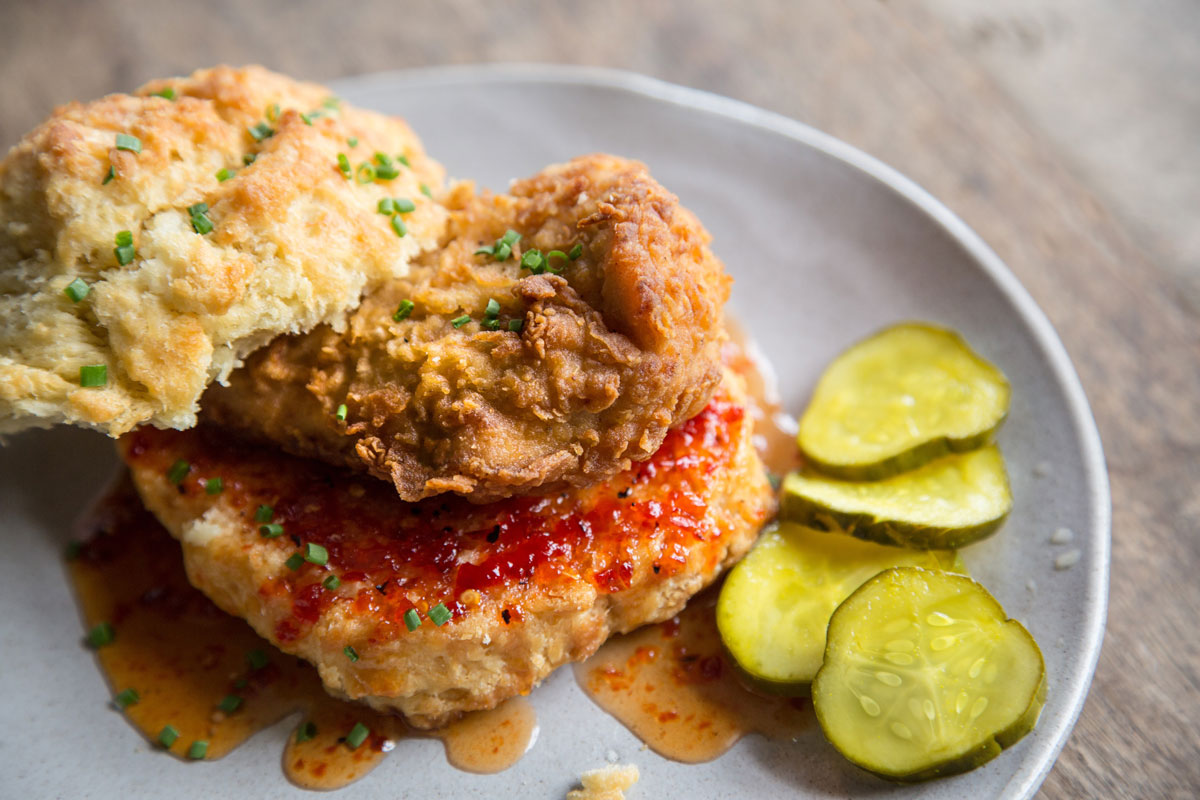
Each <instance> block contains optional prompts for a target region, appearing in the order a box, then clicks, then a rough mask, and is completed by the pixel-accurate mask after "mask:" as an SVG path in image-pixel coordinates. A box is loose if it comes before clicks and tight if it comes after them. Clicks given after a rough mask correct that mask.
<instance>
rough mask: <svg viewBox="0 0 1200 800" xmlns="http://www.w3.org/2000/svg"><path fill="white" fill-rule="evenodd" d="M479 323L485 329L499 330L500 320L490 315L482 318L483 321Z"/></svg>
mask: <svg viewBox="0 0 1200 800" xmlns="http://www.w3.org/2000/svg"><path fill="white" fill-rule="evenodd" d="M479 324H480V325H481V326H482V327H483V329H484V330H485V331H498V330H500V320H498V319H496V318H495V317H491V318H489V319H484V321H483V322H481V323H479Z"/></svg>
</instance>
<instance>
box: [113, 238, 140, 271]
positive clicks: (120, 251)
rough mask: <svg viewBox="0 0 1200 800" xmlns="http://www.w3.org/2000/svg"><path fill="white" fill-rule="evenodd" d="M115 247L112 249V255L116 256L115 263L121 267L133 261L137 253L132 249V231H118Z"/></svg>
mask: <svg viewBox="0 0 1200 800" xmlns="http://www.w3.org/2000/svg"><path fill="white" fill-rule="evenodd" d="M114 241H115V243H116V245H117V246H116V248H115V249H114V250H113V255H115V256H116V257H117V263H118V264H120V265H121V266H122V267H123V266H125V265H126V264H128V263H129V262H130V261H133V259H134V257H135V256H136V255H137V253H136V252H135V251H134V249H133V232H132V231H118V232H117V236H116V239H115V240H114Z"/></svg>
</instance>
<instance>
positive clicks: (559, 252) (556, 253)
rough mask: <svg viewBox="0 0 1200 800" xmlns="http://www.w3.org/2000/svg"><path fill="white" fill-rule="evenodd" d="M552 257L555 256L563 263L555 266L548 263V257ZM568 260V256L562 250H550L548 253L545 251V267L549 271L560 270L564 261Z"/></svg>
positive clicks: (564, 264)
mask: <svg viewBox="0 0 1200 800" xmlns="http://www.w3.org/2000/svg"><path fill="white" fill-rule="evenodd" d="M552 258H557V259H559V260H560V261H562V262H563V263H562V264H559V265H558V266H557V267H555V266H554V265H553V264H551V263H550V259H552ZM569 260H570V257H569V256H568V255H567V254H566V253H564V252H563V251H562V250H551V251H550V252H549V253H546V269H548V270H550V271H551V272H562V270H563V267H565V266H566V262H567V261H569Z"/></svg>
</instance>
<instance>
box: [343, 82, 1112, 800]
mask: <svg viewBox="0 0 1200 800" xmlns="http://www.w3.org/2000/svg"><path fill="white" fill-rule="evenodd" d="M467 83H470V84H480V83H507V84H531V85H532V84H554V85H567V86H592V87H601V88H607V89H615V90H619V91H623V92H627V93H631V94H635V95H640V96H642V97H647V98H650V99H652V100H657V101H660V102H665V103H668V104H671V105H675V106H681V107H685V108H689V109H693V110H699V111H701V112H705V113H708V114H712V115H715V116H718V117H724V118H727V119H731V120H733V121H735V122H739V123H742V124H745V125H749V126H751V127H754V128H759V129H762V130H765V131H768V132H770V133H774V134H777V135H780V136H783V137H784V138H787V139H790V140H792V141H794V142H796V143H797V144H800V145H802V146H805V147H808V148H810V149H813V150H816V151H818V152H819V153H821V154H823V155H825V156H827V157H829V158H832V159H835V160H837V161H839V162H841V163H842V164H844V165H846V166H848V167H850V168H851V169H854V170H856V171H858V172H859V173H862V174H864V175H865V176H867V177H869V178H873V179H874V180H875V181H876V182H878V183H879V184H881V185H882V186H883V187H884V188H886V189H887V190H889V191H891V192H893V193H895V194H897V195H900V196H901V197H902V198H903V199H905V200H907V201H908V202H909V203H911V204H912V205H913V206H915V207H916V208H917V209H918V210H920V211H921V212H922V213H923V214H924V215H925V216H926V217H928V218H929V219H930V220H931V221H932V222H934V223H935V224H936V225H938V226H939V227H940V228H942V229H943V230H944V231H945V232H946V233H947V234H949V236H950V237H951V238H952V239H953V240H954V241H956V242H957V243H958V244H959V246H961V247H962V249H963V250H964V251H965V253H966V254H967V255H968V256H969V257H970V258H972V259H973V260H974V261H975V263H976V264H977V265H978V266H979V267H980V268H981V269H982V270H983V272H984V274H985V275H986V276H987V277H988V278H989V279H990V280H991V281H992V283H993V284H994V285H995V286H996V288H997V289H999V290H1000V292H1001V293H1003V295H1004V296H1005V297H1006V298H1007V299H1008V300H1009V302H1010V303H1012V306H1013V307H1014V308H1015V309H1016V312H1017V315H1018V317H1019V318H1020V319H1021V321H1022V322H1023V323H1024V324H1025V325H1026V326H1027V328H1028V330H1029V331H1030V333H1031V334H1032V336H1033V339H1034V341H1035V343H1036V345H1037V347H1039V348H1040V349H1041V351H1042V352H1043V354H1044V355H1045V357H1046V359H1047V362H1048V364H1049V367H1050V371H1051V373H1052V374H1053V375H1054V378H1055V379H1056V380H1057V382H1058V384H1059V386H1060V387H1061V389H1062V391H1063V394H1064V399H1065V401H1066V405H1067V410H1068V413H1069V414H1070V416H1071V419H1072V421H1073V423H1074V426H1075V433H1076V436H1077V438H1078V440H1079V442H1080V447H1081V456H1082V462H1083V470H1084V483H1085V485H1086V486H1087V488H1088V491H1089V492H1090V493H1091V495H1092V497H1093V498H1094V501H1093V503H1092V504H1091V505H1092V507H1091V509H1090V519H1089V520H1088V524H1089V527H1090V528H1091V529H1092V530H1094V531H1095V535H1094V536H1092V537H1090V538H1091V541H1090V542H1089V544H1088V547H1087V548H1086V549H1087V550H1088V554H1089V556H1090V558H1089V564H1090V571H1089V574H1088V578H1087V581H1086V589H1085V594H1086V597H1085V603H1086V607H1087V609H1088V612H1087V617H1086V625H1085V631H1084V636H1083V639H1082V658H1081V659H1080V662H1079V663H1080V669H1078V670H1077V671H1076V674H1075V675H1073V676H1071V677H1073V678H1075V680H1073V681H1070V682H1069V684H1068V685H1069V689H1068V690H1067V691H1068V697H1067V699H1066V703H1065V709H1066V713H1065V714H1063V715H1062V716H1060V717H1059V719H1058V720H1056V721H1055V723H1054V726H1053V728H1052V729H1051V730H1048V731H1045V733H1048V734H1050V736H1049V737H1048V738H1049V739H1050V744H1049V746H1048V747H1045V748H1044V749H1043V750H1042V752H1041V754H1040V756H1039V757H1037V758H1031V759H1027V761H1026V762H1025V763H1023V764H1021V766H1020V767H1018V769H1017V771H1016V772H1015V774H1014V775H1013V777H1012V778H1011V779H1010V780H1009V782H1008V784H1007V785H1006V786H1005V787H1004V793H1005V796H1009V797H1016V798H1029V797H1032V796H1033V794H1034V793H1035V792H1036V791H1037V789H1038V788H1039V787H1040V786H1041V784H1042V782H1043V781H1044V780H1045V778H1046V776H1047V775H1048V774H1049V773H1050V770H1051V769H1052V768H1053V767H1054V764H1055V763H1056V761H1057V759H1058V755H1059V754H1060V753H1061V751H1062V749H1063V747H1065V745H1066V743H1067V740H1068V739H1069V738H1070V734H1071V732H1072V730H1073V729H1074V727H1075V723H1076V722H1077V720H1078V719H1079V715H1080V713H1081V712H1082V711H1083V705H1084V703H1085V701H1086V699H1087V694H1088V690H1089V688H1090V686H1091V683H1092V680H1093V678H1094V676H1095V672H1096V665H1097V663H1098V661H1099V657H1100V649H1101V645H1102V643H1103V639H1104V629H1105V624H1106V621H1107V615H1108V590H1109V576H1110V559H1111V549H1112V496H1111V494H1110V493H1109V481H1108V469H1107V465H1106V461H1105V458H1104V450H1103V445H1102V444H1101V440H1100V433H1099V430H1098V428H1097V426H1096V421H1095V417H1094V415H1093V414H1092V410H1091V406H1090V405H1089V403H1088V401H1087V396H1086V393H1085V392H1084V389H1083V385H1082V383H1081V382H1080V380H1079V375H1078V373H1077V372H1076V370H1075V367H1074V364H1073V363H1072V362H1071V358H1070V356H1069V355H1068V353H1067V350H1066V347H1065V346H1064V345H1063V343H1062V340H1061V339H1060V338H1059V336H1058V333H1057V331H1056V330H1055V329H1054V326H1053V325H1052V324H1051V323H1050V320H1049V318H1048V317H1047V316H1046V314H1045V312H1044V311H1042V309H1041V307H1040V306H1038V304H1037V302H1036V301H1035V300H1034V299H1033V296H1032V295H1030V294H1029V291H1028V290H1027V289H1026V288H1025V287H1024V285H1022V284H1021V282H1020V281H1019V280H1018V279H1017V277H1016V275H1015V274H1013V272H1012V270H1010V269H1009V268H1008V266H1007V265H1006V264H1005V263H1004V262H1003V261H1002V260H1001V259H1000V257H999V256H998V255H997V254H996V253H995V252H994V251H993V250H992V249H991V247H989V246H988V245H987V244H986V243H985V242H984V240H983V239H982V237H980V236H979V235H978V234H977V233H975V231H974V230H972V229H971V228H970V227H969V226H968V225H967V224H966V223H965V222H964V221H963V220H962V219H960V218H959V217H958V215H956V214H955V213H954V212H953V211H951V210H950V209H949V207H947V206H946V205H945V204H944V203H942V202H941V201H940V200H938V199H937V198H935V197H934V196H933V195H932V194H930V193H929V192H928V191H927V190H926V189H924V188H923V187H922V186H920V185H919V184H917V183H916V182H915V181H914V180H912V179H911V178H909V177H907V176H906V175H904V174H902V173H901V172H899V171H898V170H896V169H895V168H893V167H891V166H888V165H887V164H885V163H884V162H882V161H880V160H879V159H877V158H875V157H874V156H872V155H869V154H868V153H866V152H865V151H863V150H860V149H858V148H857V147H854V146H853V145H850V144H847V143H846V142H844V141H842V140H840V139H838V138H836V137H834V136H832V135H830V134H827V133H825V132H823V131H820V130H818V129H816V128H814V127H812V126H810V125H807V124H805V123H803V122H800V121H798V120H795V119H792V118H790V117H787V116H785V115H783V114H780V113H777V112H774V111H768V110H766V109H764V108H761V107H759V106H755V105H753V104H751V103H747V102H744V101H741V100H735V99H733V98H730V97H725V96H722V95H718V94H715V93H713V92H708V91H705V90H702V89H694V88H691V87H687V86H682V85H679V84H675V83H670V82H668V81H664V80H661V79H659V78H652V77H650V76H647V75H643V74H640V73H636V72H630V71H627V70H622V69H615V68H610V67H597V66H584V65H566V64H544V63H524V62H513V63H479V64H454V65H444V66H435V67H421V68H414V69H398V70H383V71H379V72H371V73H366V74H361V75H356V76H347V77H344V78H340V79H337V80H334V81H329V82H328V85H329V86H330V87H331V88H334V89H335V90H336V91H339V92H341V91H346V90H347V89H353V90H357V91H366V90H370V89H377V88H385V87H388V86H396V85H404V86H416V85H421V86H431V85H432V86H438V85H459V84H467Z"/></svg>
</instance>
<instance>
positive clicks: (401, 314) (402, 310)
mask: <svg viewBox="0 0 1200 800" xmlns="http://www.w3.org/2000/svg"><path fill="white" fill-rule="evenodd" d="M415 307H416V305H415V304H414V303H413V301H412V300H401V301H400V307H399V308H397V309H396V313H394V314H392V319H394V320H396V322H400V321H401V320H404V319H408V315H409V314H411V313H412V311H413V309H414V308H415Z"/></svg>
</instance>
